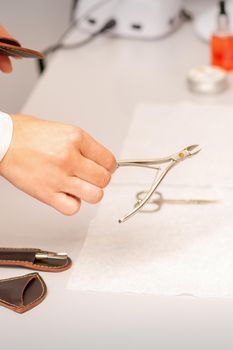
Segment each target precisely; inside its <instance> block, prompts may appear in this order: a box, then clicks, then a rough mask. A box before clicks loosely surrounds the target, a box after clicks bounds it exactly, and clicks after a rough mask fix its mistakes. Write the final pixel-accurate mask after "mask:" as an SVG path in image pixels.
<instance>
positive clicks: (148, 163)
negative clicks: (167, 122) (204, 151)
mask: <svg viewBox="0 0 233 350" xmlns="http://www.w3.org/2000/svg"><path fill="white" fill-rule="evenodd" d="M200 151H201V148H200V146H199V145H191V146H188V147H186V148H184V149H183V150H181V151H180V152H178V153H175V154H173V155H171V156H168V157H164V158H158V159H148V160H146V159H140V160H132V159H129V160H119V161H118V162H117V163H118V167H123V166H137V167H145V168H150V169H155V170H156V178H155V180H154V182H153V183H152V185H151V187H150V189H149V190H148V192H146V193H145V196H144V197H143V198H142V199H140V200H138V202H137V203H136V205H135V207H134V209H133V210H131V211H130V212H129V213H128V214H126V215H125V216H123V217H122V218H121V219H119V223H122V222H125V221H126V220H128V219H129V218H131V217H132V216H133V215H135V214H136V213H137V212H138V211H139V210H140V209H142V208H143V207H144V205H145V204H146V203H147V202H148V200H149V199H150V198H151V196H152V195H153V194H154V192H155V191H156V190H157V188H158V186H159V185H160V183H161V182H162V180H163V179H164V177H165V176H166V175H167V173H168V172H169V171H170V170H171V169H172V168H173V167H174V166H175V165H177V164H179V163H181V162H182V161H184V160H186V159H188V158H191V157H193V156H194V155H196V154H198V153H199V152H200ZM161 164H167V166H166V167H165V168H164V169H163V170H162V169H161V168H160V167H159V165H161Z"/></svg>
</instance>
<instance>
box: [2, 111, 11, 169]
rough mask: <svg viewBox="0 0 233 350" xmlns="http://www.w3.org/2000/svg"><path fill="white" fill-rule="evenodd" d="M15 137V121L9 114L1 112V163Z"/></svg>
mask: <svg viewBox="0 0 233 350" xmlns="http://www.w3.org/2000/svg"><path fill="white" fill-rule="evenodd" d="M12 135H13V121H12V119H11V116H10V115H9V114H6V113H3V112H0V162H1V160H2V159H3V157H4V156H5V154H6V153H7V151H8V148H9V146H10V143H11V139H12Z"/></svg>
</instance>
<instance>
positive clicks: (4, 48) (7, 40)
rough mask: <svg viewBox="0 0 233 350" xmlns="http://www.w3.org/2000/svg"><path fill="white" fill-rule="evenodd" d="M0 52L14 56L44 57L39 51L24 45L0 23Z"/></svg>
mask: <svg viewBox="0 0 233 350" xmlns="http://www.w3.org/2000/svg"><path fill="white" fill-rule="evenodd" d="M0 54H1V55H6V56H12V57H25V58H43V54H42V53H41V52H39V51H35V50H31V49H27V48H25V47H22V46H21V45H20V43H19V42H18V41H17V40H16V39H15V38H13V37H12V36H11V35H10V34H9V33H8V32H7V31H6V30H5V28H4V27H3V26H1V25H0Z"/></svg>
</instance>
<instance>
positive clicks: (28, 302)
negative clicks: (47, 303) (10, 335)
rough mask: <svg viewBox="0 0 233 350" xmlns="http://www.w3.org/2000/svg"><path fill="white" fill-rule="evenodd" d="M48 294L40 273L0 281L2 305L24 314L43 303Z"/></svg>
mask: <svg viewBox="0 0 233 350" xmlns="http://www.w3.org/2000/svg"><path fill="white" fill-rule="evenodd" d="M46 293H47V288H46V285H45V283H44V281H43V279H42V278H41V277H40V275H39V274H38V273H31V274H28V275H24V276H20V277H14V278H8V279H3V280H0V305H1V306H4V307H7V308H9V309H11V310H13V311H15V312H18V313H23V312H25V311H28V310H30V309H32V308H33V307H35V306H36V305H38V304H39V303H41V302H42V301H43V299H44V298H45V296H46Z"/></svg>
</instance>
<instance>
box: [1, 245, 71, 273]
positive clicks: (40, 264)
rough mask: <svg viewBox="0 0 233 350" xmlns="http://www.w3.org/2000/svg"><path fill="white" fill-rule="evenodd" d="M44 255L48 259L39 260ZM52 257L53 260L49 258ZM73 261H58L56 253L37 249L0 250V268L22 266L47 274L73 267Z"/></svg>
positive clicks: (66, 259)
mask: <svg viewBox="0 0 233 350" xmlns="http://www.w3.org/2000/svg"><path fill="white" fill-rule="evenodd" d="M38 253H42V254H44V255H45V256H46V255H47V256H48V258H43V259H37V257H36V255H37V254H38ZM49 256H51V258H50V257H49ZM71 264H72V262H71V259H70V258H69V257H67V258H65V259H59V258H57V259H56V253H54V252H50V251H44V250H41V249H35V248H0V266H21V267H26V268H29V269H33V270H39V271H46V272H61V271H64V270H67V269H69V268H70V267H71Z"/></svg>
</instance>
